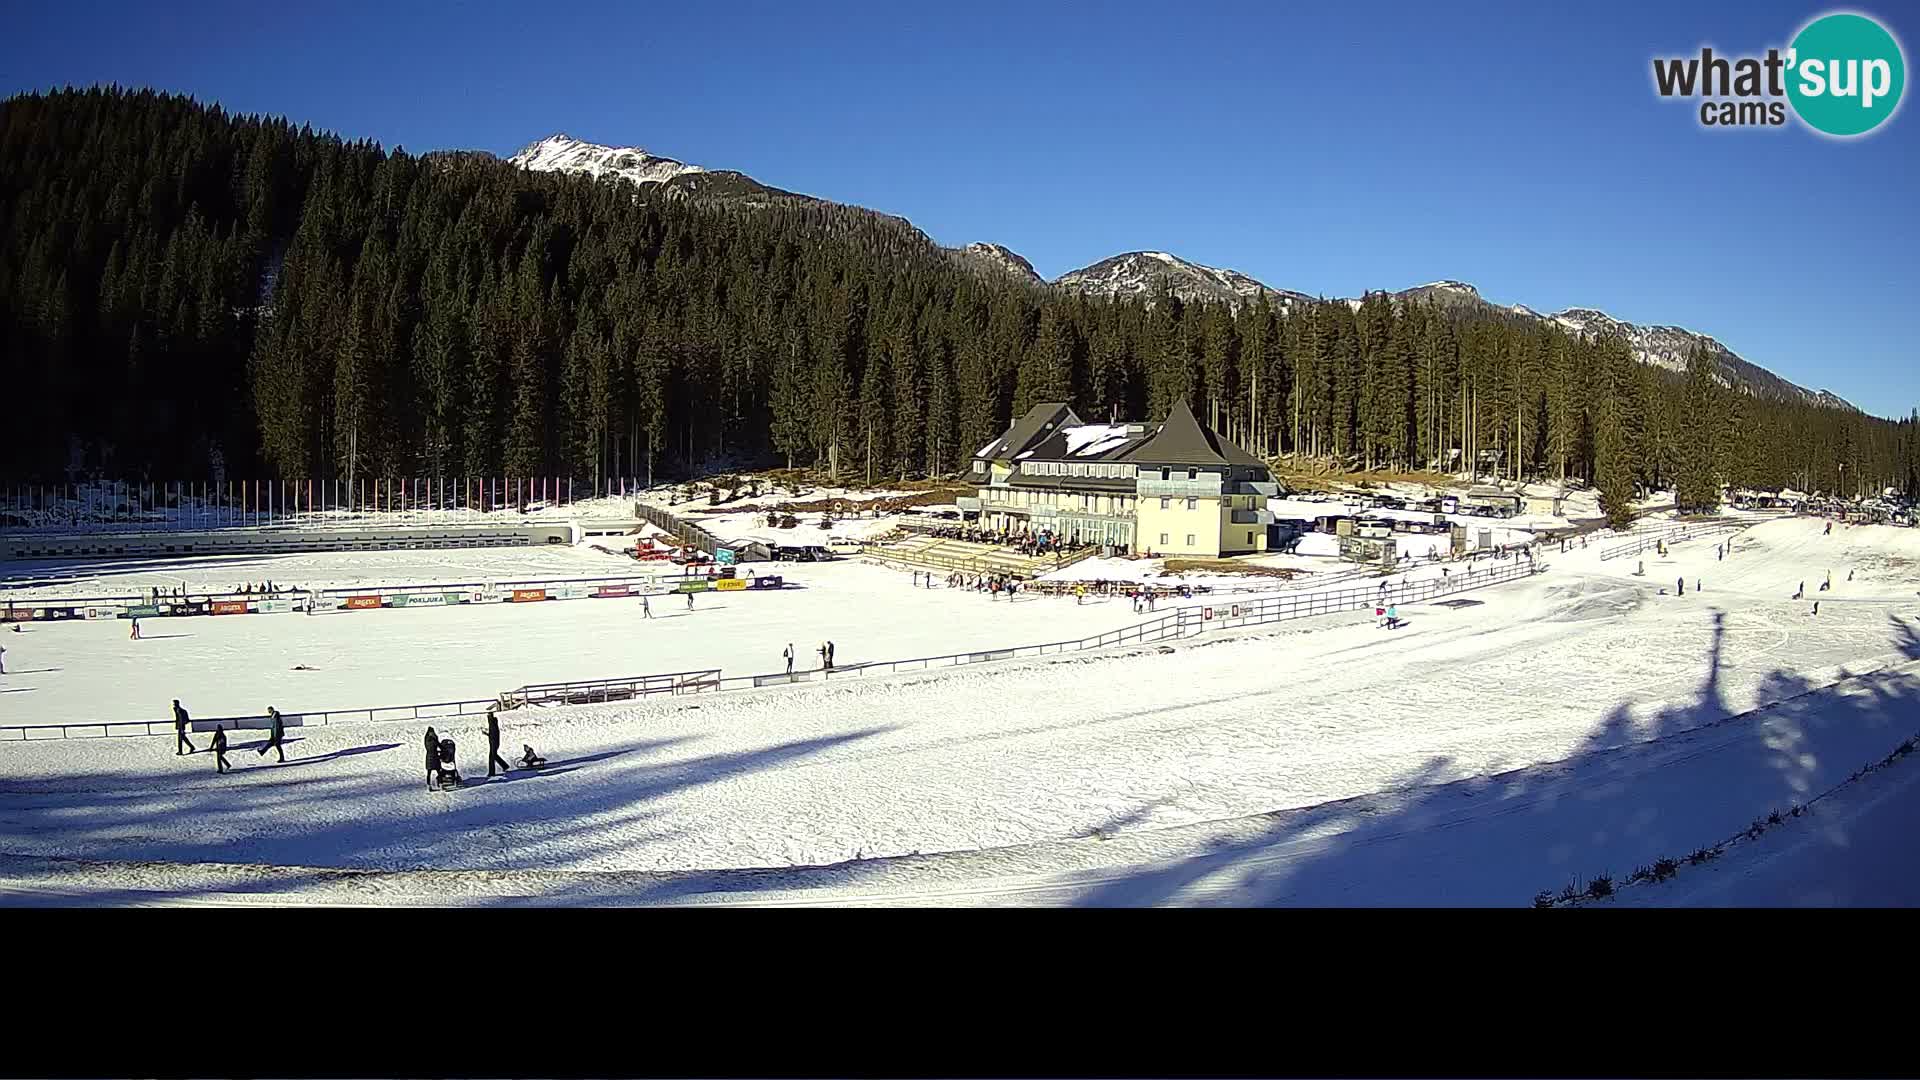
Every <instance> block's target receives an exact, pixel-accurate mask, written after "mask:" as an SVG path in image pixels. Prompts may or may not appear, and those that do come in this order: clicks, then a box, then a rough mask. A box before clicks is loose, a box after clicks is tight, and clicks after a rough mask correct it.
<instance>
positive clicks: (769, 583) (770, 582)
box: [747, 574, 781, 589]
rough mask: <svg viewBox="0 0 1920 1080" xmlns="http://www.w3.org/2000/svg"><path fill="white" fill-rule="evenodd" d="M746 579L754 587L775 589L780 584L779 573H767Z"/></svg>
mask: <svg viewBox="0 0 1920 1080" xmlns="http://www.w3.org/2000/svg"><path fill="white" fill-rule="evenodd" d="M747 580H748V581H749V582H750V583H751V584H752V586H753V587H754V588H756V589H777V588H779V587H780V584H781V580H780V575H779V574H768V575H766V576H764V577H757V578H749V579H747Z"/></svg>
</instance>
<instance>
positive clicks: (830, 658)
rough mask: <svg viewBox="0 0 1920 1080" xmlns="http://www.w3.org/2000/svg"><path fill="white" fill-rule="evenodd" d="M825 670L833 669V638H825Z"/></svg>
mask: <svg viewBox="0 0 1920 1080" xmlns="http://www.w3.org/2000/svg"><path fill="white" fill-rule="evenodd" d="M827 670H829V671H831V670H833V639H832V638H828V639H827Z"/></svg>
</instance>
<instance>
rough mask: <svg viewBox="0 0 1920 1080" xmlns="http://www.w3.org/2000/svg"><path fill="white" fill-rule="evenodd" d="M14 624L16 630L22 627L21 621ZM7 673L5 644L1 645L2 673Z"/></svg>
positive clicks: (0, 667) (0, 660)
mask: <svg viewBox="0 0 1920 1080" xmlns="http://www.w3.org/2000/svg"><path fill="white" fill-rule="evenodd" d="M13 625H14V629H16V630H17V629H19V628H20V624H19V623H14V624H13ZM6 673H7V647H6V646H5V645H0V675H5V674H6Z"/></svg>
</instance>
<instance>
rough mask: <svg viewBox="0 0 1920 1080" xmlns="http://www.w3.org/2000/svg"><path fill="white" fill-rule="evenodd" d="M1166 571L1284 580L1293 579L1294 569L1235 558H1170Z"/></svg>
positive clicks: (1171, 572) (1170, 572)
mask: <svg viewBox="0 0 1920 1080" xmlns="http://www.w3.org/2000/svg"><path fill="white" fill-rule="evenodd" d="M1165 566H1166V572H1167V573H1169V574H1184V573H1188V572H1190V571H1197V572H1200V573H1205V574H1253V575H1256V576H1259V577H1270V578H1279V579H1280V580H1282V581H1291V580H1293V571H1292V570H1288V569H1286V568H1285V567H1280V566H1261V565H1259V564H1257V563H1245V562H1239V561H1237V560H1234V559H1168V560H1167V561H1166V564H1165Z"/></svg>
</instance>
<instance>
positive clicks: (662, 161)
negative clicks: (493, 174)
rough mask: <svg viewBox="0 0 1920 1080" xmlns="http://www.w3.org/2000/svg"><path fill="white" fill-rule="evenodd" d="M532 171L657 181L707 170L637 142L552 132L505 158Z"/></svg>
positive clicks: (643, 182) (647, 182) (634, 180)
mask: <svg viewBox="0 0 1920 1080" xmlns="http://www.w3.org/2000/svg"><path fill="white" fill-rule="evenodd" d="M508 160H509V161H510V162H511V163H512V164H514V165H518V166H520V167H521V168H523V169H531V170H533V171H534V172H568V173H581V174H584V175H587V176H591V177H593V178H594V179H596V180H597V179H599V178H601V177H603V176H619V177H622V178H624V179H627V180H631V181H633V182H634V183H636V184H657V183H661V182H663V181H666V180H671V179H673V178H674V177H676V176H685V175H688V174H690V173H703V172H706V171H707V170H705V169H703V168H701V167H700V166H698V165H689V164H687V163H686V162H683V161H676V160H674V159H673V158H669V157H660V156H659V155H656V154H649V153H647V152H646V151H645V150H642V149H641V148H639V147H637V146H602V145H601V144H599V143H592V142H587V141H585V140H583V139H576V138H574V137H573V136H571V135H569V134H567V133H566V132H564V131H557V132H554V133H553V134H552V135H549V136H547V137H546V138H544V139H541V140H540V141H539V142H536V143H532V144H530V145H528V146H527V147H526V148H525V149H523V150H521V151H520V152H519V153H517V154H515V155H513V157H512V158H510V159H508Z"/></svg>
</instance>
